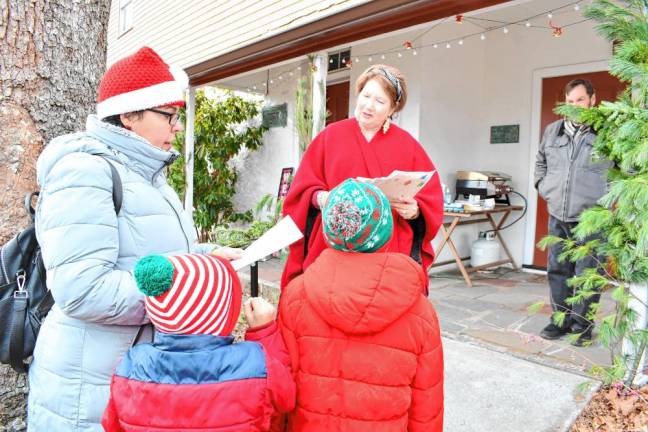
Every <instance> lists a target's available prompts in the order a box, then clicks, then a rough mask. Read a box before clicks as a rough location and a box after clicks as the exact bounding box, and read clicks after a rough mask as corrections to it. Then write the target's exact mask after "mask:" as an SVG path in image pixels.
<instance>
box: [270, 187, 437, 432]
mask: <svg viewBox="0 0 648 432" xmlns="http://www.w3.org/2000/svg"><path fill="white" fill-rule="evenodd" d="M393 225H394V223H393V217H392V213H391V208H390V205H389V201H388V200H387V198H386V197H385V195H384V194H383V193H382V192H381V191H380V190H379V189H378V188H376V187H375V186H373V185H371V184H368V183H362V182H358V181H356V180H353V179H349V180H346V181H344V182H343V183H341V184H340V185H338V186H337V187H336V188H334V189H333V190H332V191H331V192H330V194H329V196H328V200H327V202H326V204H325V205H324V208H323V209H322V226H323V233H324V238H325V239H326V241H327V243H328V244H329V245H330V246H331V247H330V248H329V249H326V250H324V251H323V252H322V253H321V254H320V255H319V256H318V257H317V259H316V260H315V261H314V262H313V263H312V264H311V265H310V266H308V268H306V270H305V271H304V273H303V274H301V275H299V276H297V277H296V278H295V279H293V280H292V281H291V282H290V283H289V284H288V285H287V286H286V288H284V290H283V292H282V295H281V301H280V302H279V319H278V321H279V327H280V328H281V333H282V335H283V337H284V340H285V342H286V346H287V347H288V351H289V352H290V357H291V359H292V372H293V375H294V376H295V383H296V385H297V394H298V395H299V397H298V399H299V401H298V403H297V407H296V409H295V411H293V412H292V413H290V414H289V425H290V427H291V430H309V431H310V430H312V431H333V430H344V431H353V430H359V429H362V430H370V429H375V430H381V431H394V432H396V431H404V430H425V431H430V432H441V431H442V430H443V350H442V347H441V337H440V329H439V322H438V319H437V316H436V313H435V311H434V308H433V307H432V305H431V304H430V302H429V301H428V299H427V298H426V297H425V295H424V292H425V287H426V283H427V275H426V274H425V272H424V271H423V267H421V265H420V264H419V263H417V262H416V261H414V260H413V259H412V258H410V257H409V256H407V255H405V254H402V253H398V252H390V251H389V250H386V249H388V248H389V247H388V246H386V245H387V244H391V243H390V242H389V240H390V238H391V237H392V233H393Z"/></svg>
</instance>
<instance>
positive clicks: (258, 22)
mask: <svg viewBox="0 0 648 432" xmlns="http://www.w3.org/2000/svg"><path fill="white" fill-rule="evenodd" d="M133 1H134V5H133V27H132V28H131V29H130V30H128V31H127V32H125V33H124V34H122V35H120V34H119V2H120V0H112V3H111V8H110V21H109V24H108V58H107V62H108V65H110V64H112V63H114V62H115V61H116V60H118V59H119V58H121V57H123V56H125V55H128V54H130V53H132V52H134V51H135V50H137V49H138V48H139V47H141V46H144V45H147V46H150V47H151V48H153V49H155V50H156V51H157V52H158V53H159V54H160V55H161V56H162V57H163V58H164V59H165V60H166V61H167V62H168V63H172V64H176V65H178V66H181V67H183V68H187V67H189V66H193V65H195V64H198V63H200V62H203V61H205V60H209V59H211V58H215V57H218V56H220V55H223V54H225V53H227V52H230V51H234V50H236V49H238V48H241V47H243V46H246V45H250V44H252V43H255V42H258V41H261V40H263V39H266V38H268V37H271V36H274V35H277V34H279V33H283V32H285V31H287V30H291V29H294V28H296V27H299V26H302V25H304V24H308V23H311V22H314V21H317V20H319V19H322V18H324V17H326V16H329V15H332V14H335V13H339V12H341V11H343V10H346V9H349V8H352V7H355V6H358V5H360V4H363V3H367V2H368V1H369V0H185V1H182V2H179V1H172V0H133Z"/></svg>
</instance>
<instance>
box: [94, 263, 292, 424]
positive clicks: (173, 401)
mask: <svg viewBox="0 0 648 432" xmlns="http://www.w3.org/2000/svg"><path fill="white" fill-rule="evenodd" d="M134 273H135V279H136V281H137V286H138V288H139V289H140V291H142V292H143V293H144V294H145V295H146V296H147V297H145V305H146V310H147V312H148V315H149V318H150V320H151V323H152V324H153V325H154V326H155V335H154V341H153V342H152V343H144V344H138V345H135V346H134V347H132V348H131V349H130V350H129V351H128V352H127V353H126V356H125V357H124V359H123V361H122V362H121V364H120V365H119V366H118V367H117V370H116V371H115V374H114V375H113V378H112V382H111V387H110V401H109V403H108V407H107V409H106V412H105V413H104V417H103V421H102V425H103V426H104V428H105V430H107V431H109V432H111V431H129V430H186V429H200V430H211V431H219V430H223V431H225V430H227V431H268V430H281V427H280V416H279V413H285V412H288V411H290V410H292V409H293V407H294V404H295V384H294V381H293V379H292V376H291V373H290V368H289V358H288V354H287V350H286V347H285V345H284V342H283V339H282V337H281V334H280V333H279V331H278V328H277V324H276V322H275V314H276V310H275V308H274V306H272V305H271V304H270V303H268V302H267V301H265V300H263V299H261V298H252V299H250V300H248V301H247V302H246V303H245V304H244V305H243V310H244V314H245V317H246V320H247V321H248V324H249V325H250V328H249V329H248V331H247V333H246V336H245V339H246V341H245V342H241V343H233V342H234V338H233V337H232V336H231V332H232V330H233V329H234V326H235V325H236V323H237V321H238V317H239V313H240V309H241V284H240V282H239V279H238V276H237V275H236V272H235V271H234V269H233V268H232V266H231V265H230V263H229V262H228V261H227V260H225V259H221V258H219V257H216V256H212V255H199V254H185V255H174V256H168V257H163V256H160V255H149V256H146V257H144V258H142V259H141V260H140V261H139V262H138V263H137V265H136V266H135V270H134Z"/></svg>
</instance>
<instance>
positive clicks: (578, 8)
mask: <svg viewBox="0 0 648 432" xmlns="http://www.w3.org/2000/svg"><path fill="white" fill-rule="evenodd" d="M574 10H575V11H576V12H578V11H579V10H580V5H579V4H578V3H576V4H575V5H574Z"/></svg>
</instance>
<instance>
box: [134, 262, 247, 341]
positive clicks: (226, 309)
mask: <svg viewBox="0 0 648 432" xmlns="http://www.w3.org/2000/svg"><path fill="white" fill-rule="evenodd" d="M134 274H135V281H136V282H137V287H138V288H139V290H140V291H141V292H143V293H144V294H146V296H147V297H146V298H145V299H144V304H145V306H146V311H147V312H148V316H149V318H150V320H151V322H152V323H153V325H154V326H155V328H156V329H157V330H159V331H161V332H162V333H176V334H211V335H215V336H228V335H230V334H231V333H232V330H233V329H234V326H235V325H236V322H237V321H238V317H239V314H240V310H241V295H242V294H241V283H240V281H239V278H238V276H237V275H236V272H235V271H234V268H232V265H231V264H230V263H229V261H227V260H225V259H222V258H219V257H215V256H213V255H199V254H184V255H171V256H166V257H165V256H161V255H148V256H145V257H144V258H142V259H140V260H139V261H138V262H137V264H136V265H135V271H134Z"/></svg>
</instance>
